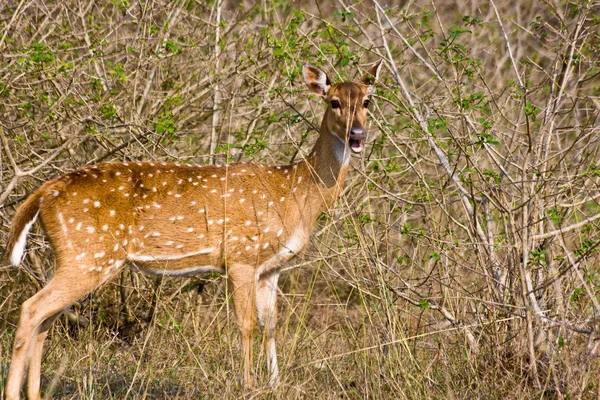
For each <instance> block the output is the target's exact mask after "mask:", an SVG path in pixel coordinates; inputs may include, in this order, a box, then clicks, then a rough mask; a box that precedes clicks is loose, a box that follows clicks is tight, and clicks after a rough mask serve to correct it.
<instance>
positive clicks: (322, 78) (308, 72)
mask: <svg viewBox="0 0 600 400" xmlns="http://www.w3.org/2000/svg"><path fill="white" fill-rule="evenodd" d="M302 75H303V76H304V82H306V84H307V85H308V88H309V89H310V90H311V92H313V93H315V94H317V95H319V96H325V95H326V94H327V91H328V90H329V88H330V87H331V81H330V80H329V77H328V76H327V74H326V73H325V72H323V71H321V70H320V69H319V68H317V67H315V66H314V65H310V64H304V65H303V66H302Z"/></svg>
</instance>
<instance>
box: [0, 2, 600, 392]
mask: <svg viewBox="0 0 600 400" xmlns="http://www.w3.org/2000/svg"><path fill="white" fill-rule="evenodd" d="M599 56H600V6H599V4H598V3H595V2H593V1H568V2H567V1H561V0H546V1H519V2H497V1H493V0H490V1H481V0H470V1H458V2H449V1H448V2H447V1H439V0H429V1H428V0H416V1H398V2H394V1H390V2H387V3H384V2H382V1H379V0H377V1H359V2H351V1H347V0H337V1H333V0H330V1H318V2H314V3H307V2H300V1H299V2H294V1H289V0H277V1H266V0H265V1H262V2H250V1H244V2H238V1H222V0H215V1H208V2H203V1H194V0H183V1H166V0H157V1H135V0H110V1H103V2H96V1H91V0H90V1H84V2H82V1H73V0H62V1H56V0H45V1H43V0H6V1H3V2H1V3H0V61H1V62H0V127H1V128H0V138H1V142H0V146H1V153H0V246H1V247H3V246H4V244H5V243H6V237H7V233H8V229H9V226H10V219H11V216H12V215H13V214H14V212H15V209H16V207H17V206H18V205H19V204H20V202H21V201H22V200H23V199H24V198H25V197H26V196H27V195H28V194H29V193H31V192H32V191H33V190H35V189H36V188H37V187H39V186H40V185H41V183H43V182H44V181H47V180H49V179H52V178H54V177H56V176H58V175H60V174H62V173H65V172H67V171H71V170H73V169H76V168H79V167H83V166H86V165H90V164H94V163H99V162H104V161H111V160H155V161H175V160H178V161H179V162H185V163H188V162H194V163H225V162H234V161H238V160H243V161H251V160H253V161H257V162H262V163H275V164H286V163H292V162H297V161H299V160H301V159H302V158H303V157H304V155H305V154H306V153H307V151H309V150H310V148H311V146H312V144H313V143H314V140H315V138H316V136H317V129H318V125H319V123H320V119H321V116H322V114H323V111H324V104H322V102H320V101H319V99H317V98H315V96H314V95H311V94H310V93H309V91H308V90H307V89H306V87H305V85H304V83H303V82H302V79H301V66H302V65H303V64H304V63H306V62H309V63H312V64H314V65H316V66H318V67H320V68H321V69H323V70H325V71H327V72H328V73H329V75H330V76H331V77H332V78H333V79H334V81H337V82H339V81H341V80H344V79H357V78H358V77H359V76H360V75H361V74H362V73H363V72H364V71H365V69H366V68H368V66H369V65H371V64H372V63H374V62H376V61H377V60H379V59H383V60H384V66H383V68H382V72H381V76H380V82H379V84H378V86H377V90H376V93H375V94H374V97H373V100H372V103H371V104H372V107H371V108H370V114H371V115H370V124H369V138H368V144H367V149H366V151H365V152H364V153H362V154H361V155H360V156H358V157H356V156H355V157H353V161H352V168H351V171H350V173H349V178H348V181H347V182H346V185H345V190H344V193H343V195H342V196H341V198H340V200H339V201H338V202H337V203H336V206H335V207H334V208H333V209H331V210H329V211H328V212H326V213H324V214H323V215H322V216H321V218H320V219H319V221H318V227H317V229H316V230H315V232H314V234H313V235H312V238H311V244H310V246H309V248H308V249H307V250H306V251H305V252H303V253H302V255H301V256H299V257H298V258H296V259H295V260H294V261H293V262H291V263H290V265H289V267H291V269H290V270H288V271H287V272H285V273H284V274H283V275H282V278H281V279H280V291H279V295H278V298H279V322H278V335H277V348H278V352H279V359H280V368H281V373H282V384H281V386H280V388H279V389H278V390H277V391H276V392H274V393H273V392H271V391H270V389H269V387H268V385H267V380H268V379H267V378H266V369H265V360H264V352H263V353H260V352H259V357H258V362H257V367H256V372H257V375H258V380H259V387H258V388H257V389H256V390H255V391H253V392H251V393H247V394H244V393H243V392H242V390H241V389H240V387H239V384H238V383H237V382H238V378H239V376H240V368H241V359H240V352H239V336H238V333H237V330H236V326H235V322H234V316H233V311H232V307H231V304H230V301H229V299H228V298H227V296H226V290H225V287H226V283H225V279H224V278H223V277H221V276H217V275H209V276H203V277H196V278H188V279H171V278H164V279H159V278H154V277H148V276H143V275H139V274H134V273H132V272H129V271H126V272H123V273H122V274H121V275H120V276H119V277H118V278H117V279H116V280H114V281H113V282H112V283H110V284H108V285H106V286H104V287H102V288H101V289H99V290H97V291H95V292H94V293H93V294H92V295H90V296H88V297H86V298H84V299H82V300H81V301H80V302H78V303H77V304H76V305H75V306H74V307H73V308H72V309H71V310H70V311H69V312H67V313H66V314H65V317H63V318H61V319H60V320H59V321H57V322H56V323H55V325H54V327H53V328H52V331H51V333H50V335H49V338H48V340H47V342H46V347H45V350H46V351H45V356H44V360H43V381H42V386H43V392H45V393H48V394H52V395H53V396H55V397H56V398H65V399H67V398H69V399H71V398H72V399H81V398H86V399H98V398H118V399H121V398H136V399H137V398H165V399H175V398H181V399H183V398H186V399H187V398H213V397H219V398H238V397H241V396H247V397H248V398H305V399H313V398H350V399H385V398H398V399H414V398H448V399H452V398H460V399H473V398H514V399H517V398H518V399H524V398H598V396H599V395H600V387H599V381H600V380H599V379H598V378H599V373H600V363H599V359H598V353H599V349H598V347H599V345H600V336H599V329H600V319H599V317H600V296H599V294H600V293H599V292H600V263H599V261H598V245H599V244H600V225H599V223H600V221H599V219H600V205H599V202H598V199H599V198H600V186H599V185H600V159H599V147H598V146H599V142H598V138H599V134H600V124H599V119H598V117H599V110H600V97H599V96H600V79H599V73H600V64H599V62H598V57H599ZM28 249H29V251H28V255H27V257H26V258H25V259H24V262H23V264H22V266H21V267H19V268H15V267H12V266H8V264H7V263H6V262H5V263H4V264H2V265H0V390H2V389H3V385H4V382H5V379H6V375H7V371H8V367H9V363H10V352H11V348H12V341H13V338H14V331H15V326H16V322H17V317H18V309H19V306H20V304H21V303H22V302H23V301H24V300H25V299H27V298H28V297H30V296H31V295H33V294H34V293H35V292H36V291H37V290H39V288H41V287H42V286H43V285H44V284H45V283H46V282H47V281H48V280H49V279H50V277H51V276H52V273H53V270H54V269H53V268H54V258H53V255H52V252H51V251H50V247H49V243H48V242H47V240H46V238H45V237H44V236H43V235H42V232H41V230H40V227H39V226H37V225H36V226H35V227H34V228H33V230H32V233H31V234H30V236H29V245H28ZM262 340H263V338H262V336H260V335H259V336H258V337H257V339H256V343H255V346H256V349H257V351H259V349H260V348H261V342H262Z"/></svg>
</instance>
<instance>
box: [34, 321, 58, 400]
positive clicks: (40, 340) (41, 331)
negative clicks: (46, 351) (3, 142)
mask: <svg viewBox="0 0 600 400" xmlns="http://www.w3.org/2000/svg"><path fill="white" fill-rule="evenodd" d="M61 314H62V311H60V312H58V313H56V314H54V315H53V316H51V317H49V318H46V320H45V321H44V322H42V323H41V325H40V326H39V328H38V332H37V335H34V336H35V337H33V338H32V343H31V345H30V348H29V351H30V353H31V354H30V355H29V366H28V367H27V398H28V399H29V400H33V399H35V400H39V399H41V397H40V379H41V372H42V354H43V353H42V349H43V347H44V340H45V339H46V336H48V331H49V330H50V327H51V326H52V323H53V322H54V320H56V318H57V317H58V316H59V315H61Z"/></svg>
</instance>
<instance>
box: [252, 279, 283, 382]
mask: <svg viewBox="0 0 600 400" xmlns="http://www.w3.org/2000/svg"><path fill="white" fill-rule="evenodd" d="M278 280H279V272H276V273H273V274H271V275H268V276H266V277H262V278H260V279H259V280H258V285H257V288H256V310H257V312H258V323H259V324H260V326H261V327H262V328H263V329H265V330H266V336H267V337H266V341H265V351H266V353H267V368H268V370H269V385H271V387H272V388H273V389H275V388H277V386H279V368H278V367H277V349H276V348H275V332H276V330H277V281H278Z"/></svg>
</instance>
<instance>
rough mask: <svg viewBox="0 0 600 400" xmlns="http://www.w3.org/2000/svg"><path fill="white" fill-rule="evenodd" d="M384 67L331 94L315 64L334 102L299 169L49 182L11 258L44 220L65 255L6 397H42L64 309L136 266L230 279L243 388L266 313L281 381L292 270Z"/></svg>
mask: <svg viewBox="0 0 600 400" xmlns="http://www.w3.org/2000/svg"><path fill="white" fill-rule="evenodd" d="M380 65H381V63H377V64H376V65H375V66H374V67H373V68H371V70H370V71H369V72H368V73H367V74H365V75H364V76H363V77H362V79H361V82H358V83H353V82H342V83H340V84H336V85H332V84H331V83H330V80H329V78H328V77H327V75H326V74H325V73H324V72H322V71H320V70H319V69H317V68H316V67H313V66H311V65H305V66H304V68H303V74H304V79H305V81H306V83H307V85H308V86H309V88H310V89H311V90H312V91H313V92H314V93H316V94H317V95H319V96H321V97H322V98H323V99H324V100H325V101H326V102H327V104H328V107H327V111H326V112H325V115H324V117H323V123H322V125H321V130H320V135H319V138H318V140H317V142H316V144H315V147H314V149H313V151H312V152H311V153H310V156H309V157H308V158H306V160H305V161H302V162H300V163H298V164H294V165H285V166H272V165H263V164H256V163H248V164H247V163H238V164H230V165H220V166H219V165H217V166H208V165H189V164H179V163H154V162H119V163H107V164H100V165H95V166H91V167H87V168H84V169H81V170H77V171H74V172H71V173H68V174H66V175H63V176H61V177H59V178H57V179H55V180H53V181H50V182H47V183H45V184H44V185H42V187H41V188H40V189H38V190H37V191H36V192H35V193H34V194H33V195H32V196H30V198H28V199H27V201H26V202H25V204H24V205H23V206H21V207H20V208H19V210H18V211H17V214H16V215H15V218H14V222H13V229H12V230H11V233H10V235H9V242H8V246H7V251H8V253H9V254H11V260H12V262H13V263H15V264H18V263H19V261H20V259H21V256H22V254H23V251H24V248H25V237H26V235H27V231H28V230H29V228H30V227H31V225H32V224H33V222H34V221H35V219H36V218H37V216H38V214H39V217H40V218H41V220H42V221H43V223H44V227H45V230H46V234H47V235H48V236H49V237H50V239H51V242H52V243H53V246H54V250H55V252H56V255H57V269H56V273H55V275H54V278H53V279H52V280H51V281H50V282H49V283H48V284H47V285H46V286H45V287H44V288H43V289H42V290H40V291H39V292H38V293H36V294H35V295H34V296H33V297H31V298H30V299H28V300H27V301H26V302H25V303H23V306H22V309H21V318H20V320H19V325H18V328H17V332H16V337H15V345H14V350H13V355H12V363H11V366H10V372H9V376H8V381H7V385H6V398H7V399H17V398H19V391H20V388H21V382H22V377H23V374H24V370H25V366H26V365H29V375H28V396H29V398H36V399H37V398H39V387H40V376H39V375H40V362H41V356H42V345H43V340H44V338H45V336H46V334H47V331H48V329H49V328H50V325H51V324H52V322H53V321H54V319H56V317H57V316H58V315H60V313H62V312H63V310H64V309H65V308H66V307H68V306H69V305H71V304H72V303H74V302H75V301H77V300H78V299H79V298H81V297H83V296H85V295H87V294H88V293H90V291H92V290H93V289H94V288H96V287H98V286H99V285H101V284H102V283H104V282H106V281H108V280H109V279H111V278H113V277H114V276H115V275H116V274H118V273H119V271H121V269H122V268H124V266H125V265H130V266H133V267H135V268H137V269H139V270H141V271H143V272H146V273H151V274H158V275H192V274H197V273H202V272H207V271H219V272H223V273H227V276H228V279H229V283H230V285H231V287H232V294H233V301H234V309H235V313H236V316H237V320H238V324H239V327H240V330H241V334H242V347H243V349H242V350H243V357H244V384H245V386H246V387H249V386H252V385H253V375H252V366H253V361H252V329H253V326H254V320H255V310H256V312H257V317H258V321H259V323H260V324H261V326H263V327H265V328H266V332H267V342H266V345H267V351H268V358H267V362H268V368H269V372H270V384H271V385H273V386H276V385H277V384H278V382H279V375H278V368H277V356H276V351H275V327H276V323H275V312H276V300H277V296H276V293H277V280H278V277H279V268H280V266H281V264H282V263H283V262H285V261H288V260H289V259H291V258H292V257H294V256H295V255H296V254H298V252H300V251H301V250H302V249H303V248H304V246H305V245H306V244H307V242H308V240H309V235H310V233H311V231H312V229H313V226H314V224H315V221H316V219H317V217H318V216H319V214H320V213H321V212H322V211H323V210H324V209H326V208H328V207H330V206H331V205H332V204H333V202H335V200H336V199H337V197H338V195H339V193H340V190H341V188H342V185H343V182H344V178H345V176H346V172H347V171H348V166H349V159H350V157H349V156H350V153H351V152H355V153H359V152H361V151H362V150H363V148H364V140H365V138H366V131H365V122H366V118H367V106H368V102H369V100H368V97H369V95H370V94H371V92H372V88H371V84H372V83H373V82H374V79H376V77H377V75H378V72H379V68H380Z"/></svg>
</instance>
